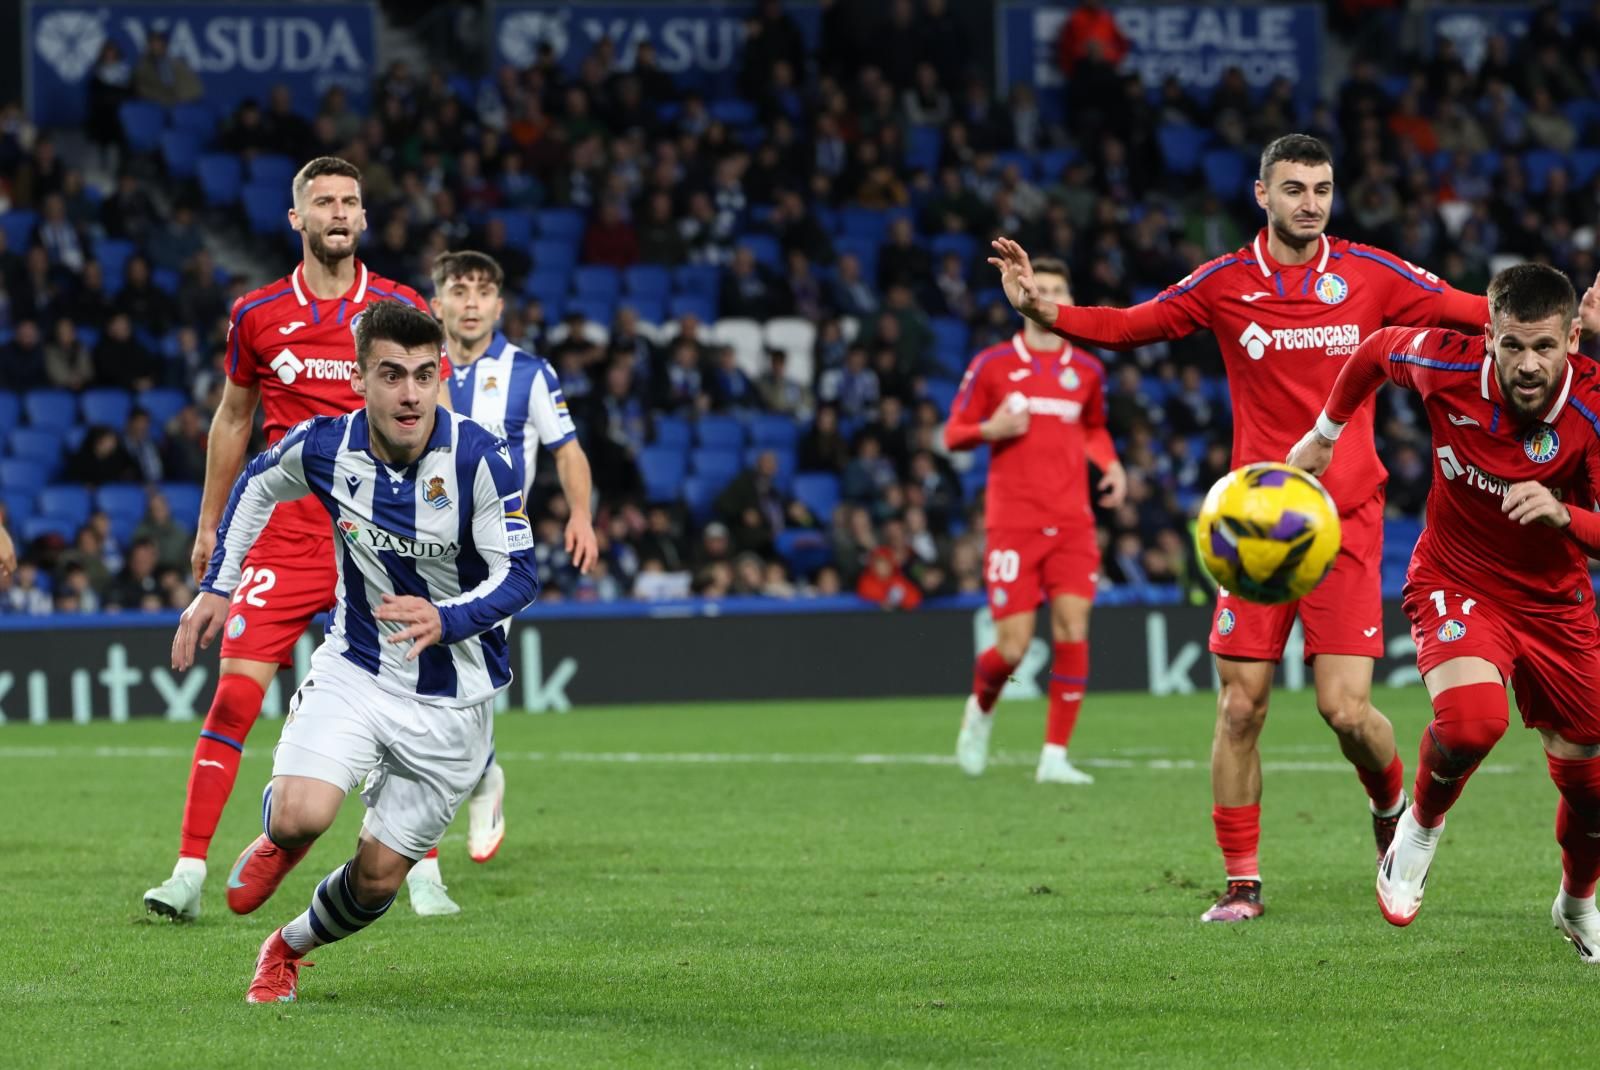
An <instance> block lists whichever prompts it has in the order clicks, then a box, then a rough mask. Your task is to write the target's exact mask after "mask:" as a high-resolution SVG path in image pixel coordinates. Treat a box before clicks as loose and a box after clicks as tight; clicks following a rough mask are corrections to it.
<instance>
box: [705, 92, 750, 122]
mask: <svg viewBox="0 0 1600 1070" xmlns="http://www.w3.org/2000/svg"><path fill="white" fill-rule="evenodd" d="M706 111H708V112H709V113H710V114H711V118H713V119H715V120H716V121H717V122H719V123H722V124H724V125H726V126H749V125H750V124H751V123H753V122H755V121H756V106H755V105H754V104H752V103H750V101H748V100H744V99H741V98H739V97H723V98H722V99H720V100H713V101H711V102H710V103H709V104H707V105H706Z"/></svg>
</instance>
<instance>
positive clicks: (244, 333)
mask: <svg viewBox="0 0 1600 1070" xmlns="http://www.w3.org/2000/svg"><path fill="white" fill-rule="evenodd" d="M246 311H247V310H246V308H245V303H244V298H243V297H240V298H239V299H238V300H236V301H234V303H233V309H232V310H231V311H230V312H229V313H228V352H227V356H226V358H225V359H226V366H227V370H228V378H229V379H232V380H233V381H234V382H235V383H237V384H238V385H240V386H254V385H255V384H256V382H257V381H258V380H259V379H260V378H261V368H260V362H259V358H258V356H257V354H256V351H255V347H254V346H253V345H252V344H251V343H250V339H249V332H248V330H247V329H246V328H245V325H244V314H245V312H246Z"/></svg>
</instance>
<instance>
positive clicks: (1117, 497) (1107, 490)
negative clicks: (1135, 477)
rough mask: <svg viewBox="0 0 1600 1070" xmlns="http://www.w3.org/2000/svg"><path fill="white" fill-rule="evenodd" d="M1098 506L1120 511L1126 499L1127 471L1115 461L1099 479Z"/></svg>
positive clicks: (1119, 462) (1120, 463)
mask: <svg viewBox="0 0 1600 1070" xmlns="http://www.w3.org/2000/svg"><path fill="white" fill-rule="evenodd" d="M1098 490H1099V491H1100V506H1101V508H1103V509H1120V508H1122V503H1123V502H1124V501H1126V500H1127V498H1128V470H1127V469H1126V468H1123V467H1122V462H1121V461H1117V462H1115V463H1113V464H1112V465H1111V467H1110V468H1107V469H1106V470H1105V473H1104V474H1103V475H1101V477H1100V486H1099V487H1098Z"/></svg>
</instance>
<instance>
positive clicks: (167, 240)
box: [145, 201, 205, 272]
mask: <svg viewBox="0 0 1600 1070" xmlns="http://www.w3.org/2000/svg"><path fill="white" fill-rule="evenodd" d="M145 248H146V250H147V251H148V252H149V254H150V262H151V263H152V264H153V265H155V266H156V267H159V268H165V269H167V270H168V271H177V272H181V271H183V269H184V266H185V265H186V264H188V263H189V261H190V259H191V258H193V256H194V255H195V254H196V253H198V252H199V251H200V250H201V249H204V248H205V237H204V235H203V234H202V233H201V231H200V225H199V224H198V223H196V222H195V218H194V209H193V208H191V207H190V206H189V205H188V204H186V203H184V202H182V201H179V202H178V203H177V204H176V205H175V206H174V207H173V209H172V218H171V219H169V220H167V221H166V222H165V223H164V224H163V225H162V226H160V227H158V228H156V230H155V232H154V233H152V234H151V235H150V240H149V241H148V242H146V243H145Z"/></svg>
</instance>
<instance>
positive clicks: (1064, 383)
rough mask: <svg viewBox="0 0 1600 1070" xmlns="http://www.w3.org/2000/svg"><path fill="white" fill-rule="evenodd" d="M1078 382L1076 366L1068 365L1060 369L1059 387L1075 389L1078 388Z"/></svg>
mask: <svg viewBox="0 0 1600 1070" xmlns="http://www.w3.org/2000/svg"><path fill="white" fill-rule="evenodd" d="M1078 383H1079V379H1078V370H1077V369H1076V368H1073V367H1070V366H1069V367H1066V368H1062V369H1061V387H1062V389H1063V390H1076V389H1078Z"/></svg>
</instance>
